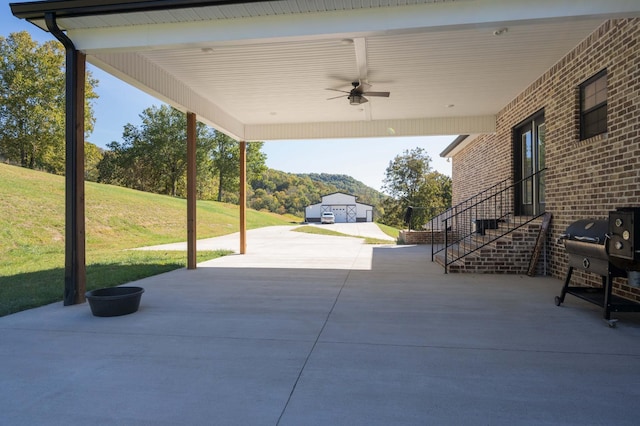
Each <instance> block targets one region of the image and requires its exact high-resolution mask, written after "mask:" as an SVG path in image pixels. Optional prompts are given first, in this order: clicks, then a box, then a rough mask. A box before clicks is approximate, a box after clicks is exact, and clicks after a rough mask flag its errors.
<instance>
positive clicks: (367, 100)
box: [360, 96, 369, 105]
mask: <svg viewBox="0 0 640 426" xmlns="http://www.w3.org/2000/svg"><path fill="white" fill-rule="evenodd" d="M367 102H369V99H367V98H365V97H364V96H360V105H362V104H366V103H367Z"/></svg>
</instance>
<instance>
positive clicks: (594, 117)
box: [580, 69, 609, 140]
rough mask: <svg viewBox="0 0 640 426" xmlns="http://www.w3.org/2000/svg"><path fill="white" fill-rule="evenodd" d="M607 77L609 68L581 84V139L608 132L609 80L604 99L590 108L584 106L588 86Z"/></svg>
mask: <svg viewBox="0 0 640 426" xmlns="http://www.w3.org/2000/svg"><path fill="white" fill-rule="evenodd" d="M603 77H604V78H607V70H606V69H603V70H602V71H600V72H598V73H597V74H595V75H594V76H593V77H591V78H589V79H588V80H586V81H585V82H584V83H582V84H581V85H580V140H585V139H589V138H592V137H594V136H598V135H601V134H603V133H607V120H608V117H607V115H608V111H607V105H608V97H609V93H608V80H606V86H605V87H606V88H607V92H606V97H605V99H604V101H601V102H599V103H597V104H595V105H593V106H591V107H590V108H586V109H585V107H584V104H585V100H586V94H585V92H586V88H587V87H589V86H590V85H592V84H594V83H595V82H596V81H598V80H600V79H601V78H603Z"/></svg>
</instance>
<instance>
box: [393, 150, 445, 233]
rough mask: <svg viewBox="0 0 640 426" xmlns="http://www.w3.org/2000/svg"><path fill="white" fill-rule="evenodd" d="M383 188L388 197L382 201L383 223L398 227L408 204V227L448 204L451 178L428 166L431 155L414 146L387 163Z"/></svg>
mask: <svg viewBox="0 0 640 426" xmlns="http://www.w3.org/2000/svg"><path fill="white" fill-rule="evenodd" d="M383 189H384V190H385V191H386V192H387V193H388V194H389V195H390V196H391V198H390V199H387V200H385V201H384V203H383V207H384V216H383V219H382V222H383V223H386V224H387V225H391V226H396V227H401V226H402V225H403V222H404V218H405V213H406V211H407V208H408V207H413V216H412V220H411V224H410V225H411V226H413V227H416V226H418V227H419V226H421V225H423V224H424V223H426V221H427V220H429V219H430V218H431V217H432V216H433V215H435V214H437V213H439V212H440V211H441V210H444V209H446V208H448V207H450V206H451V178H449V177H448V176H446V175H443V174H441V173H439V172H437V171H434V170H432V169H431V157H429V155H428V154H427V152H426V151H425V150H424V149H422V148H420V147H418V148H414V149H412V150H406V151H404V153H403V154H402V155H398V156H396V157H395V158H394V159H393V161H391V162H389V167H387V170H386V176H385V179H384V181H383Z"/></svg>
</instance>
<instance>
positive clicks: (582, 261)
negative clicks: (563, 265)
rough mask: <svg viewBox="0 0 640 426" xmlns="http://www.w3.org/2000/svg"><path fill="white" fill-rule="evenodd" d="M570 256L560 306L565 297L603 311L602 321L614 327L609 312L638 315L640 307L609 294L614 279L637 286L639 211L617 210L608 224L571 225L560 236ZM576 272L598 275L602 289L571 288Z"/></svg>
mask: <svg viewBox="0 0 640 426" xmlns="http://www.w3.org/2000/svg"><path fill="white" fill-rule="evenodd" d="M560 240H561V241H562V242H563V243H564V247H565V250H566V251H567V254H568V256H569V262H568V269H567V275H566V277H565V280H564V285H563V287H562V292H561V294H560V296H556V298H555V302H556V305H557V306H560V304H562V303H563V302H564V298H565V296H566V294H567V293H569V294H572V295H574V296H576V297H579V298H581V299H583V300H586V301H588V302H591V303H595V304H597V305H599V306H602V307H603V308H604V319H605V320H606V321H607V322H608V324H609V326H611V327H614V326H615V323H616V321H617V320H612V319H611V312H640V304H637V303H635V302H632V301H630V300H628V299H625V298H622V297H618V296H615V295H613V294H612V288H613V278H616V277H627V276H628V279H629V282H630V283H631V284H635V283H636V282H637V279H636V276H637V271H639V270H640V250H638V249H637V246H636V244H640V208H637V207H634V208H619V209H617V210H616V211H613V212H610V213H609V220H596V219H581V220H578V221H576V222H573V223H572V224H571V225H569V227H568V228H567V229H566V231H565V233H564V234H562V235H561V236H560ZM575 268H577V269H579V270H583V271H585V272H589V273H593V274H597V275H600V276H601V277H602V287H585V286H570V285H569V284H570V281H571V275H572V273H573V270H574V269H575Z"/></svg>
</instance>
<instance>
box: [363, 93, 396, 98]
mask: <svg viewBox="0 0 640 426" xmlns="http://www.w3.org/2000/svg"><path fill="white" fill-rule="evenodd" d="M362 94H363V95H367V96H381V97H384V98H388V97H389V94H390V93H389V92H363V93H362Z"/></svg>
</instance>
